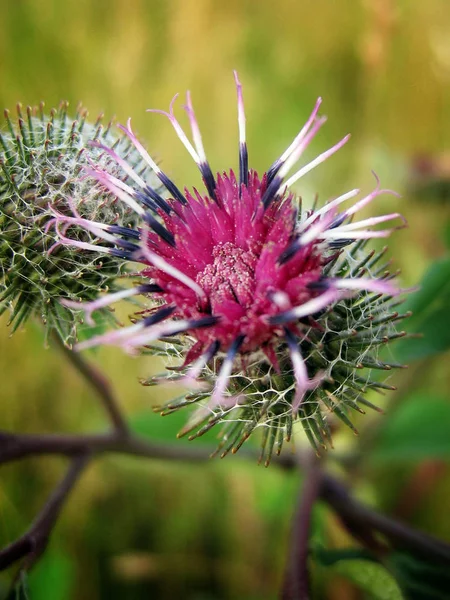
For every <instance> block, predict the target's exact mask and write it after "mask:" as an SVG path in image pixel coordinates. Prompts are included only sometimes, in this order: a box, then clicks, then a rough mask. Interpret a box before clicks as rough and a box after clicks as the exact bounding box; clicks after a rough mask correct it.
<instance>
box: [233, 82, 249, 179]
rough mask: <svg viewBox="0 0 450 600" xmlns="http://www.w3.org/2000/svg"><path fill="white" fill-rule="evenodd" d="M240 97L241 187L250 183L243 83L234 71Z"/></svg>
mask: <svg viewBox="0 0 450 600" xmlns="http://www.w3.org/2000/svg"><path fill="white" fill-rule="evenodd" d="M233 73H234V81H235V82H236V91H237V98H238V125H239V187H241V186H242V185H245V186H247V185H248V150H247V141H246V138H245V111H244V97H243V94H242V84H241V82H240V81H239V77H238V74H237V71H233Z"/></svg>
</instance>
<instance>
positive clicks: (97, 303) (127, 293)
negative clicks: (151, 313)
mask: <svg viewBox="0 0 450 600" xmlns="http://www.w3.org/2000/svg"><path fill="white" fill-rule="evenodd" d="M157 291H162V290H161V288H160V287H159V286H158V285H156V284H155V285H152V284H149V285H140V286H136V287H133V288H130V289H128V290H120V291H119V292H115V293H114V294H107V295H106V296H103V297H102V298H99V299H98V300H93V301H92V302H74V301H73V300H67V299H65V298H63V299H61V304H63V305H64V306H67V307H68V308H73V309H75V310H82V311H84V313H85V318H86V323H88V325H95V322H94V320H93V318H92V313H93V312H95V311H96V310H99V309H101V308H105V307H106V306H110V305H111V304H114V303H115V302H119V301H120V300H123V299H124V298H130V297H131V296H135V295H138V294H148V293H152V292H157Z"/></svg>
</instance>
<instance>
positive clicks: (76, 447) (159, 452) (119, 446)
mask: <svg viewBox="0 0 450 600" xmlns="http://www.w3.org/2000/svg"><path fill="white" fill-rule="evenodd" d="M214 450H215V448H208V447H207V446H204V445H198V446H195V445H192V446H188V445H187V444H182V443H180V444H178V445H175V446H174V445H169V444H157V443H153V442H150V441H147V440H146V439H145V438H142V437H138V436H135V435H129V436H127V437H123V435H121V434H118V433H117V432H115V431H113V432H111V433H105V434H94V435H60V434H36V435H34V434H14V433H9V432H2V431H0V465H1V464H5V463H8V462H12V461H14V460H19V459H22V458H26V457H27V456H40V455H50V454H56V455H64V456H68V457H73V456H77V455H79V454H84V453H89V454H91V455H96V454H104V453H105V452H109V453H118V454H131V455H134V456H140V457H144V458H154V459H167V460H182V461H206V460H207V459H208V458H210V456H211V454H212V452H213V451H214ZM242 454H243V455H245V454H246V452H245V450H244V452H243V453H242ZM252 456H253V453H252Z"/></svg>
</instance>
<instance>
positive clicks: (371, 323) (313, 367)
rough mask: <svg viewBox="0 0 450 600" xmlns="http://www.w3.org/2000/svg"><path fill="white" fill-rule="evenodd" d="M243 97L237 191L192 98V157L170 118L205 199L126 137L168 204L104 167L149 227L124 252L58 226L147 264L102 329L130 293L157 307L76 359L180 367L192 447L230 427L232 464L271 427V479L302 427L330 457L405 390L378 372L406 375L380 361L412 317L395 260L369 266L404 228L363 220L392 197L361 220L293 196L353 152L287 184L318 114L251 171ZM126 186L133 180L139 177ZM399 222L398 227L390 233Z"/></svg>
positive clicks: (129, 238)
mask: <svg viewBox="0 0 450 600" xmlns="http://www.w3.org/2000/svg"><path fill="white" fill-rule="evenodd" d="M236 84H237V91H238V117H239V134H240V136H239V137H240V140H239V178H236V177H235V175H234V173H233V171H231V170H230V171H227V172H224V173H222V174H218V175H217V176H213V173H212V170H211V168H210V166H209V163H208V161H207V159H206V155H205V153H204V149H203V144H202V140H201V136H200V131H199V127H198V124H197V121H196V118H195V115H194V111H193V107H192V104H191V100H190V96H189V94H188V96H187V106H186V107H185V108H186V111H187V114H188V117H189V121H190V125H191V129H192V138H193V144H192V143H191V142H190V141H189V139H188V138H187V136H186V134H185V133H184V131H183V129H182V128H181V125H180V124H179V122H178V120H177V119H176V117H175V115H174V112H173V103H172V104H171V106H170V111H169V112H168V113H164V114H166V116H167V117H168V118H169V120H170V122H171V123H172V125H173V127H174V129H175V131H176V133H177V134H178V136H179V138H180V140H181V141H182V143H183V144H184V145H185V147H186V149H187V150H188V151H189V153H190V154H191V156H192V157H193V158H194V160H195V162H196V163H197V165H198V167H199V169H200V172H201V175H202V178H203V181H204V183H205V187H206V193H200V192H198V191H197V190H195V189H194V190H193V191H189V190H188V189H184V191H181V189H180V188H179V187H177V186H176V185H175V184H174V183H173V182H172V181H171V180H170V179H169V178H168V177H167V175H166V174H165V173H164V172H163V171H161V169H160V168H159V167H158V166H157V165H156V164H155V162H154V160H153V159H152V158H151V157H150V155H149V154H148V153H147V151H146V150H145V149H144V148H143V146H142V145H141V144H140V142H139V141H138V139H137V138H136V136H135V135H134V133H133V131H132V129H131V125H130V122H128V124H127V127H124V128H123V131H124V132H125V134H126V135H127V136H128V137H129V139H130V140H131V142H132V143H133V144H134V145H135V147H136V149H137V151H138V152H139V153H140V154H141V156H142V157H143V159H144V160H145V161H146V162H147V164H148V166H149V167H150V168H152V169H153V170H154V172H155V174H156V176H157V177H158V179H159V180H160V182H161V184H162V185H163V186H164V188H165V190H166V191H165V194H164V198H162V197H159V198H158V197H156V196H155V194H154V192H153V191H152V190H149V189H148V186H147V187H146V186H145V184H144V182H142V181H140V180H139V178H136V177H132V178H133V180H134V185H133V186H131V187H128V188H127V189H126V190H124V188H123V186H121V185H120V183H118V181H117V180H113V179H112V178H111V176H110V175H109V174H108V173H106V172H105V171H104V169H103V168H102V166H101V165H97V166H96V167H95V169H94V172H93V176H94V177H95V178H96V179H97V180H98V181H99V182H100V183H101V184H102V185H104V186H105V188H106V189H107V190H109V191H110V192H112V193H114V194H116V195H117V196H118V197H119V198H120V199H121V200H122V201H123V202H124V203H125V204H126V205H128V206H130V207H132V208H133V209H134V210H136V211H137V213H138V214H139V215H140V216H141V220H140V223H139V226H138V227H137V228H136V230H134V231H130V230H129V231H121V232H118V235H117V236H115V237H111V236H105V235H104V233H103V232H104V224H102V223H99V222H92V221H88V220H86V219H82V218H79V217H78V216H77V215H75V216H65V215H62V214H61V215H59V216H56V221H57V223H58V224H59V226H60V227H64V226H70V225H74V226H76V225H78V226H80V227H81V228H82V229H87V230H88V231H90V232H95V233H96V234H97V235H98V238H99V239H98V242H97V244H93V245H92V246H91V249H92V250H93V251H94V252H96V251H97V252H99V251H101V252H104V253H105V254H107V255H108V254H111V253H113V252H117V251H121V252H122V253H123V256H124V257H125V258H128V259H129V260H132V261H135V262H138V263H141V264H142V265H143V269H142V271H141V277H142V284H141V285H138V286H136V287H134V288H132V289H130V290H128V291H127V292H122V293H121V294H115V295H111V296H110V297H109V298H108V297H106V298H102V299H100V300H96V301H94V302H92V303H90V304H87V305H85V306H84V310H85V311H86V312H87V314H88V316H89V317H90V315H91V313H92V312H93V311H94V310H96V309H98V308H99V307H101V306H104V305H105V304H107V303H112V302H115V301H116V300H119V299H121V298H123V297H124V294H127V295H134V294H141V295H145V296H147V297H148V301H149V308H148V310H147V311H146V312H145V313H143V314H142V313H141V317H142V318H141V319H138V320H137V321H136V322H135V323H134V325H132V326H131V327H129V328H128V329H123V330H119V331H114V332H110V333H106V334H103V335H100V336H98V337H95V338H91V339H90V340H88V341H85V342H82V343H80V344H78V349H83V348H88V347H91V346H94V345H97V344H113V345H120V346H122V347H123V348H125V349H127V350H130V351H134V350H136V349H144V350H145V351H146V352H147V351H150V352H153V353H155V354H160V355H164V356H166V357H167V356H168V357H170V359H171V361H172V359H174V360H175V361H176V364H177V366H173V365H174V363H173V362H171V370H170V372H169V374H168V375H166V376H165V380H166V381H170V382H176V383H185V384H186V383H187V384H188V385H190V386H191V387H193V388H194V389H193V391H192V392H191V393H189V394H188V395H183V396H182V397H180V398H178V399H176V400H174V401H172V402H169V403H168V404H167V405H166V406H165V407H163V409H162V413H163V414H169V413H171V412H173V411H176V410H178V409H180V408H181V407H184V406H190V405H195V406H196V410H195V411H194V412H193V414H192V416H191V418H190V420H189V422H188V424H187V425H186V427H185V428H184V429H183V430H182V431H181V432H180V435H185V434H188V435H189V436H190V439H192V438H195V437H198V436H199V435H202V434H203V433H205V432H207V431H209V430H210V429H211V428H212V427H214V426H216V425H222V426H223V427H222V433H221V442H220V446H219V449H218V452H219V454H220V455H221V456H224V455H225V454H227V453H228V452H229V451H232V452H235V451H236V450H237V449H238V448H239V447H240V446H241V445H242V444H243V443H244V442H245V440H247V439H248V437H249V436H250V435H251V434H252V432H253V431H254V430H255V429H258V428H261V429H262V440H263V441H262V459H263V460H264V461H265V462H266V464H268V463H269V462H270V458H271V456H272V453H273V452H274V450H275V451H276V452H278V453H279V452H280V451H281V447H282V444H283V442H284V441H285V440H289V439H290V438H291V434H292V429H293V425H294V423H295V421H297V420H298V421H300V422H301V424H302V425H303V428H304V430H305V432H306V434H307V436H308V438H309V440H310V442H311V444H312V445H313V446H314V447H315V448H316V449H317V448H318V447H319V446H320V445H321V446H325V447H326V446H327V445H330V444H331V426H330V421H331V419H330V416H331V415H335V416H336V417H338V418H340V419H341V420H342V421H343V422H344V423H346V424H347V425H349V426H350V427H352V428H353V425H352V424H351V421H350V419H349V417H348V412H349V410H351V409H355V410H357V411H359V412H363V408H364V407H372V408H375V407H373V405H371V403H370V402H369V401H368V400H367V399H366V398H365V394H366V392H367V390H369V389H372V388H374V389H378V390H382V389H392V388H391V386H389V385H387V384H384V383H380V382H379V381H378V379H377V378H375V377H372V375H371V373H372V370H374V369H382V370H389V369H391V368H392V367H395V366H399V365H395V364H389V363H385V362H383V361H382V360H381V359H380V358H379V355H378V349H379V347H380V346H382V345H384V344H385V343H386V342H388V341H390V340H392V339H395V338H396V337H399V336H401V335H402V334H401V333H397V331H396V328H395V323H396V322H397V321H398V320H399V319H401V318H402V315H399V314H398V313H397V312H396V310H395V306H396V305H397V303H398V301H397V300H396V299H394V297H395V296H397V295H398V294H399V291H400V290H399V289H398V288H397V287H396V285H394V284H393V283H392V282H391V275H389V274H388V273H386V272H385V266H383V265H382V264H381V265H380V261H381V259H382V256H383V255H384V250H382V251H380V252H374V251H369V250H367V248H366V245H367V243H368V241H370V240H371V239H372V238H384V237H387V236H388V235H389V234H390V233H391V232H392V231H393V230H394V229H397V228H399V227H402V226H403V225H404V220H403V218H402V217H401V215H399V214H398V213H392V214H388V215H382V216H378V217H373V218H368V219H362V220H358V221H356V220H354V216H355V214H356V213H357V212H358V211H359V210H360V209H362V208H363V207H365V206H366V205H368V204H369V203H371V202H372V201H373V200H375V199H376V198H377V197H378V196H379V195H381V194H383V193H392V192H390V191H389V190H382V189H380V187H379V184H378V182H377V186H376V189H375V190H374V191H372V192H371V193H369V194H368V195H366V196H363V197H362V198H360V199H359V200H357V201H356V202H354V204H353V205H350V206H348V205H346V204H345V203H346V202H347V201H348V200H350V199H351V198H354V197H356V196H358V194H359V190H351V191H350V192H347V193H345V194H342V195H341V196H338V197H337V198H334V199H333V200H331V201H329V202H328V203H327V204H325V205H324V206H322V207H321V208H317V207H313V208H311V209H308V210H304V209H302V206H301V203H300V200H299V198H298V197H296V196H295V195H294V194H293V193H292V192H290V187H291V186H292V184H293V183H294V182H295V181H297V180H298V179H299V178H300V177H301V176H303V175H305V174H306V173H307V172H308V171H310V170H311V169H312V168H314V167H315V166H317V165H318V164H319V163H321V162H323V161H324V160H325V159H326V158H328V157H329V156H330V155H331V154H333V153H334V152H335V151H337V150H338V149H339V148H340V147H341V146H342V145H343V144H344V143H345V142H346V141H347V139H348V136H347V137H345V138H344V139H343V140H341V141H340V142H338V143H337V144H336V145H335V146H333V148H331V149H330V150H327V151H325V152H323V153H322V154H320V155H319V156H318V157H317V158H316V159H314V160H313V161H311V162H310V163H308V164H307V165H305V166H303V167H301V168H300V169H299V170H298V171H297V172H295V173H294V174H293V175H291V176H290V177H289V178H287V175H288V173H289V172H290V171H291V169H292V167H293V166H294V164H295V163H296V162H297V161H298V160H299V159H300V156H301V155H302V153H303V151H304V150H305V148H306V147H307V146H308V145H309V143H310V142H311V140H312V138H313V137H314V135H315V134H316V132H317V131H318V129H319V128H320V126H321V125H322V124H323V122H324V120H323V119H321V118H318V117H317V112H318V110H319V106H320V102H321V101H320V99H319V100H318V102H317V103H316V106H315V107H314V110H313V112H312V114H311V116H310V118H309V119H308V121H307V123H306V125H305V126H304V127H303V128H302V130H301V131H300V133H299V134H298V135H297V137H296V138H295V139H294V141H293V142H292V144H291V145H290V146H289V148H288V149H287V150H286V151H285V152H284V153H283V154H282V156H281V157H280V158H279V159H278V160H276V161H275V162H274V163H273V165H272V166H271V167H270V168H269V169H268V170H267V172H265V173H264V174H263V175H262V176H259V175H258V174H257V173H256V171H253V170H249V168H248V154H247V146H246V141H245V117H244V108H243V101H242V89H241V85H240V83H239V80H238V79H237V76H236ZM111 156H113V158H115V160H116V161H117V163H118V164H119V165H120V164H121V163H120V160H119V158H118V157H117V156H115V155H114V153H111ZM122 166H124V165H123V164H122ZM125 167H126V165H125ZM128 169H129V167H128ZM124 174H127V175H128V176H129V175H130V173H129V172H127V170H126V169H125V171H124ZM387 222H391V223H392V222H393V223H394V225H393V226H391V227H390V228H387V229H386V228H383V227H381V228H380V227H379V225H380V224H383V223H387ZM64 241H65V243H71V242H70V240H68V239H67V238H66V239H65V240H64ZM105 242H107V246H106V247H105ZM72 243H73V244H76V243H77V242H76V241H75V242H72ZM381 262H382V261H381ZM161 379H162V377H156V378H151V379H149V380H147V381H145V382H144V383H145V384H146V385H153V384H155V383H159V382H161Z"/></svg>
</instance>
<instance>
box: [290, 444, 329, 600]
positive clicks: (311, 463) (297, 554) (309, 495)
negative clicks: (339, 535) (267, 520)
mask: <svg viewBox="0 0 450 600" xmlns="http://www.w3.org/2000/svg"><path fill="white" fill-rule="evenodd" d="M303 467H304V470H305V477H304V480H303V482H302V484H301V487H300V491H299V497H298V504H297V508H296V511H295V515H294V519H293V526H292V538H291V545H290V548H289V553H288V564H287V568H286V574H285V580H284V584H283V591H282V595H281V598H282V600H308V599H309V597H310V596H309V585H310V581H309V570H308V558H309V536H310V531H311V517H312V511H313V508H314V505H315V503H316V501H317V498H318V496H319V492H320V482H321V478H322V471H321V468H320V465H319V462H318V460H317V458H316V456H314V455H313V454H312V453H310V454H309V455H308V456H307V460H305V461H304V465H303Z"/></svg>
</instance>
